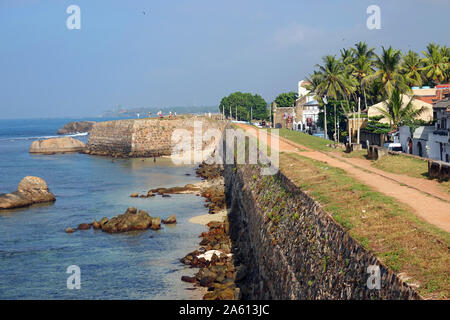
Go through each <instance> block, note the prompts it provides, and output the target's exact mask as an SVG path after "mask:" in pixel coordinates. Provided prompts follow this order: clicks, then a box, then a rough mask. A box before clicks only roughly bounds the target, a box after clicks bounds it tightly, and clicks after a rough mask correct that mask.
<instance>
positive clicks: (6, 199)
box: [0, 176, 56, 209]
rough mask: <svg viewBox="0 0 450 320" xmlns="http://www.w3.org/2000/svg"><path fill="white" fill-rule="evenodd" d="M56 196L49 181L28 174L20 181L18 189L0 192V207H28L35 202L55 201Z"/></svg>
mask: <svg viewBox="0 0 450 320" xmlns="http://www.w3.org/2000/svg"><path fill="white" fill-rule="evenodd" d="M55 200H56V199H55V196H54V195H53V193H51V192H50V191H49V190H48V187H47V183H46V182H45V181H44V180H43V179H41V178H38V177H32V176H27V177H25V178H23V179H22V181H20V183H19V186H18V187H17V191H15V192H12V193H6V194H0V209H12V208H20V207H26V206H29V205H31V204H33V203H41V202H53V201H55Z"/></svg>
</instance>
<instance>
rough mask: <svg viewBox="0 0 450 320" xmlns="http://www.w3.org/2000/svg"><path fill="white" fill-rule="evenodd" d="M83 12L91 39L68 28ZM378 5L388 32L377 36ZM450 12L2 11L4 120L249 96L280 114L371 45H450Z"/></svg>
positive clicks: (171, 4)
mask: <svg viewBox="0 0 450 320" xmlns="http://www.w3.org/2000/svg"><path fill="white" fill-rule="evenodd" d="M72 4H75V5H78V6H79V7H80V8H81V30H68V29H67V28H66V19H67V17H68V16H69V14H67V13H66V8H67V7H68V6H69V5H72ZM371 4H376V5H378V6H380V8H381V22H382V29H381V30H368V29H367V27H366V19H367V17H368V15H367V14H366V8H367V7H368V6H369V5H371ZM143 11H145V12H146V14H143ZM449 12H450V1H448V0H371V1H365V0H342V1H339V0H316V1H303V0H293V1H291V0H283V1H263V0H255V1H253V0H240V1H234V0H227V1H211V0H208V1H187V0H186V1H176V0H172V1H149V0H127V1H125V0H123V1H115V0H108V1H106V0H71V1H65V0H58V1H57V0H0V39H1V50H0V70H1V73H0V74H1V76H0V86H1V90H0V118H30V117H72V116H94V115H97V114H99V113H100V112H102V111H104V110H107V109H111V108H113V107H114V106H117V105H122V106H130V107H131V106H132V107H159V106H191V105H218V103H219V102H220V99H221V98H222V97H223V96H225V95H228V94H230V93H231V92H234V91H238V90H239V91H244V92H252V93H259V94H261V95H262V96H263V97H264V98H265V99H266V101H268V102H270V101H272V100H273V99H274V97H275V96H276V95H277V94H278V93H281V92H285V91H291V90H296V86H297V82H298V81H299V80H301V79H303V78H304V77H305V76H306V75H308V74H309V73H311V72H312V70H313V68H314V65H315V64H317V63H320V62H321V57H322V56H323V55H325V54H337V53H339V50H340V49H341V48H343V47H349V46H352V45H353V44H354V43H356V42H357V41H360V40H364V41H367V42H368V43H369V45H371V46H375V47H379V46H381V45H385V46H389V45H392V46H394V47H396V48H399V49H402V50H408V49H412V50H415V51H419V52H420V51H422V50H424V49H425V47H426V45H427V43H429V42H437V43H440V44H446V45H449V42H450V41H449V40H450V39H449V36H448V30H450V22H449V21H448V13H449Z"/></svg>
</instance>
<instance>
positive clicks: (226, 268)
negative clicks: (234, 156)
mask: <svg viewBox="0 0 450 320" xmlns="http://www.w3.org/2000/svg"><path fill="white" fill-rule="evenodd" d="M196 173H197V176H199V177H201V178H202V179H204V180H203V181H202V182H201V183H199V185H201V186H202V188H201V192H200V194H201V196H203V197H205V198H206V200H205V201H206V202H207V203H206V204H205V206H206V207H208V208H209V214H211V215H217V216H220V217H224V218H223V221H210V222H208V223H207V224H206V226H207V227H208V229H209V230H208V232H203V233H202V234H201V235H200V237H201V238H202V240H201V242H200V243H199V244H200V248H199V249H197V250H195V251H193V252H190V253H188V254H187V255H186V256H185V257H183V258H181V259H180V262H181V263H183V264H184V265H186V266H190V267H191V268H198V269H199V271H198V272H197V273H196V274H195V275H194V276H192V277H189V276H183V277H182V278H181V280H182V281H185V282H189V283H192V284H194V286H196V287H203V288H207V292H206V294H205V295H204V296H203V299H204V300H239V299H240V298H241V292H240V289H239V287H238V286H237V285H236V279H238V280H239V278H240V277H242V275H243V271H244V268H243V267H242V266H239V267H238V268H236V267H235V261H234V258H233V254H232V250H231V248H232V244H231V239H230V237H229V224H228V218H227V216H226V202H225V190H224V188H225V182H224V178H223V176H222V174H223V168H222V167H221V166H218V165H207V164H205V163H202V164H200V165H199V168H198V169H197V170H196ZM224 211H225V215H223V213H224ZM219 213H222V214H219Z"/></svg>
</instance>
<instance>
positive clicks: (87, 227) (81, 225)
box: [77, 223, 91, 230]
mask: <svg viewBox="0 0 450 320" xmlns="http://www.w3.org/2000/svg"><path fill="white" fill-rule="evenodd" d="M90 228H91V225H90V224H88V223H82V224H80V225H79V226H78V228H77V229H78V230H89V229H90Z"/></svg>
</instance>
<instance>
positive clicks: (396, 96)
mask: <svg viewBox="0 0 450 320" xmlns="http://www.w3.org/2000/svg"><path fill="white" fill-rule="evenodd" d="M413 101H414V97H412V98H411V99H410V100H409V102H408V103H407V104H406V105H405V106H404V105H403V94H401V92H400V90H398V89H397V88H395V89H394V90H393V91H392V94H391V96H390V97H389V99H388V100H387V105H386V109H384V108H378V111H380V112H381V114H382V115H383V116H384V118H386V119H388V120H389V123H390V125H391V129H397V128H398V126H401V125H403V124H406V123H408V122H410V121H412V120H414V118H415V117H417V116H420V115H421V114H422V113H423V112H424V111H425V107H423V106H422V107H420V108H419V109H415V108H414V105H413Z"/></svg>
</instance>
